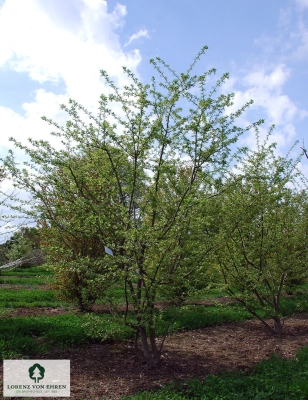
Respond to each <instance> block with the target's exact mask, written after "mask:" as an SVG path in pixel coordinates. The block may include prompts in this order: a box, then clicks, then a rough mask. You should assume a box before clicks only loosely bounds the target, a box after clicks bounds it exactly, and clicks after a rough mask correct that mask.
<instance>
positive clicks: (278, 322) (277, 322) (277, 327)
mask: <svg viewBox="0 0 308 400" xmlns="http://www.w3.org/2000/svg"><path fill="white" fill-rule="evenodd" d="M273 320H274V332H275V333H277V334H278V335H281V334H282V332H283V327H282V324H281V320H280V318H279V317H277V316H275V317H273Z"/></svg>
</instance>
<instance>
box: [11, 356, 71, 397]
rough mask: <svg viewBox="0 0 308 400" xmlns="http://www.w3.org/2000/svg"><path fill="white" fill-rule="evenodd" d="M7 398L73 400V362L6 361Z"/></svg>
mask: <svg viewBox="0 0 308 400" xmlns="http://www.w3.org/2000/svg"><path fill="white" fill-rule="evenodd" d="M3 397H11V398H12V397H13V398H15V397H26V398H31V399H32V398H35V397H39V398H43V397H52V398H56V397H70V360H3Z"/></svg>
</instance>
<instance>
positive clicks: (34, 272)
mask: <svg viewBox="0 0 308 400" xmlns="http://www.w3.org/2000/svg"><path fill="white" fill-rule="evenodd" d="M2 276H18V277H31V276H42V277H46V276H53V274H52V272H51V271H49V270H46V269H45V268H44V267H43V266H42V267H29V268H28V267H27V268H24V267H22V268H14V269H8V270H7V269H3V270H2V271H1V276H0V277H2Z"/></svg>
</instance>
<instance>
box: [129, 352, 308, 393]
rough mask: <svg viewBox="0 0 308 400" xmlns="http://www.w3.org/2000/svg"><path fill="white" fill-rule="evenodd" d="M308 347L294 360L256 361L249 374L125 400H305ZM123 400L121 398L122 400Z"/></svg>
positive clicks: (217, 377)
mask: <svg viewBox="0 0 308 400" xmlns="http://www.w3.org/2000/svg"><path fill="white" fill-rule="evenodd" d="M307 378H308V348H307V347H306V348H303V349H301V350H300V351H299V352H298V353H297V356H296V358H295V359H292V360H286V359H283V358H280V357H278V356H277V355H274V356H273V357H272V358H271V359H270V360H264V361H262V362H260V363H259V364H258V365H257V366H256V367H255V369H254V370H253V372H252V373H250V374H245V373H244V372H228V373H224V374H221V375H209V376H208V377H207V378H206V379H205V380H203V381H202V380H198V379H193V380H190V381H187V382H186V383H179V382H178V383H173V384H170V385H168V386H166V387H164V388H162V389H161V390H159V391H156V392H143V393H139V394H136V395H134V396H130V397H125V399H126V400H128V399H129V400H151V399H152V400H154V399H155V400H186V399H187V400H188V399H196V400H197V399H200V400H281V399H288V400H292V399H294V400H305V399H307V398H308V379H307ZM123 400H124V399H123Z"/></svg>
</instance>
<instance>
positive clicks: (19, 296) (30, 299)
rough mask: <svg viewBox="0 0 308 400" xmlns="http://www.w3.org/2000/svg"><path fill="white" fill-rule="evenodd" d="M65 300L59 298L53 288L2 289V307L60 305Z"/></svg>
mask: <svg viewBox="0 0 308 400" xmlns="http://www.w3.org/2000/svg"><path fill="white" fill-rule="evenodd" d="M61 305H63V302H61V301H60V300H57V299H56V298H55V295H54V293H53V291H52V290H40V289H34V288H33V289H32V290H27V289H19V290H12V289H1V290H0V307H2V308H17V307H60V306H61Z"/></svg>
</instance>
